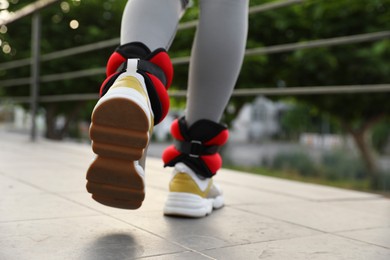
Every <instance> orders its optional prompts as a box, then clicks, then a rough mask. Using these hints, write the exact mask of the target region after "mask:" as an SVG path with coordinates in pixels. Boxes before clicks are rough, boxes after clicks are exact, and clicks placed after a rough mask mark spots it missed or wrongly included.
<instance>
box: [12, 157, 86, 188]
mask: <svg viewBox="0 0 390 260" xmlns="http://www.w3.org/2000/svg"><path fill="white" fill-rule="evenodd" d="M37 164H40V167H38V166H37V165H36V164H35V163H34V164H27V163H24V164H19V165H12V166H5V169H6V175H7V176H10V177H12V178H15V179H17V180H20V181H21V182H24V183H28V184H31V185H33V186H35V187H37V188H40V189H42V190H45V191H50V192H75V191H83V190H85V185H86V179H85V170H84V169H80V168H79V169H77V168H73V167H70V166H67V167H66V166H59V165H58V163H55V162H52V163H47V164H45V165H44V166H41V164H42V162H37ZM26 169H29V170H28V171H26Z"/></svg>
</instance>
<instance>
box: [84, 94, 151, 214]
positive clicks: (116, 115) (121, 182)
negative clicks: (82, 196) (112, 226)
mask: <svg viewBox="0 0 390 260" xmlns="http://www.w3.org/2000/svg"><path fill="white" fill-rule="evenodd" d="M118 91H119V92H118ZM124 92H131V93H127V94H126V95H123V93H124ZM91 120H92V123H91V126H90V138H91V140H92V150H93V151H94V153H96V154H97V157H96V158H95V160H94V161H93V162H92V164H91V165H90V167H89V169H88V171H87V190H88V192H89V193H91V194H92V198H93V199H94V200H96V201H97V202H99V203H101V204H104V205H106V206H110V207H115V208H122V209H137V208H139V207H140V206H141V205H142V202H143V200H144V198H145V191H144V188H145V185H144V172H143V169H142V167H141V166H140V165H138V160H139V159H140V158H141V157H142V155H143V152H144V149H145V148H146V146H147V145H148V142H149V128H150V124H151V123H150V119H149V118H148V114H147V112H145V102H143V103H142V98H140V97H138V99H137V93H136V92H134V90H132V89H130V88H122V89H116V90H115V91H112V92H111V93H110V92H108V93H107V94H106V95H105V96H104V97H103V98H102V99H101V100H99V102H98V104H97V105H96V106H95V108H94V111H93V113H92V118H91Z"/></svg>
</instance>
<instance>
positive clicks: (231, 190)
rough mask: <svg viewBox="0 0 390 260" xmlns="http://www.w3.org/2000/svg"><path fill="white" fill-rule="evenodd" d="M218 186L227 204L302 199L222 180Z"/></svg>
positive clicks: (282, 201)
mask: <svg viewBox="0 0 390 260" xmlns="http://www.w3.org/2000/svg"><path fill="white" fill-rule="evenodd" d="M220 186H221V188H222V190H223V193H224V196H225V203H226V205H229V206H235V205H244V204H264V203H268V204H272V203H291V202H298V201H303V200H302V199H299V198H296V197H291V196H287V195H281V194H276V193H271V192H265V191H262V190H260V189H255V188H251V187H247V188H243V187H237V186H235V185H231V184H228V183H225V182H223V183H222V184H221V185H220Z"/></svg>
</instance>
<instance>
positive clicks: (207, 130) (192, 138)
mask: <svg viewBox="0 0 390 260" xmlns="http://www.w3.org/2000/svg"><path fill="white" fill-rule="evenodd" d="M171 134H172V136H173V138H174V139H175V141H176V142H175V144H174V145H171V146H169V147H168V148H167V149H165V151H164V153H163V156H162V159H163V161H164V167H167V166H171V167H173V166H175V164H176V163H178V162H182V163H185V164H186V165H187V166H188V167H190V168H191V169H192V170H193V171H194V172H195V173H196V174H198V175H201V176H203V177H206V178H210V177H212V176H214V175H215V174H216V172H217V171H218V170H219V169H220V168H221V167H222V158H221V156H220V154H219V153H218V151H219V148H220V147H221V146H222V145H223V144H225V143H226V141H227V139H228V136H229V133H228V129H227V127H226V126H224V125H222V124H218V123H215V122H213V121H210V120H206V119H202V120H199V121H197V122H195V123H194V124H193V125H192V126H191V127H187V123H186V121H185V118H184V117H182V118H180V119H176V120H175V121H174V122H173V123H172V126H171Z"/></svg>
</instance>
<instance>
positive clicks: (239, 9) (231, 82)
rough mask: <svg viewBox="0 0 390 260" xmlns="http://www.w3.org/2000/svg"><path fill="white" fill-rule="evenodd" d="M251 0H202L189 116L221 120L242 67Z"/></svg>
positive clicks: (192, 62)
mask: <svg viewBox="0 0 390 260" xmlns="http://www.w3.org/2000/svg"><path fill="white" fill-rule="evenodd" d="M248 4H249V1H248V0H200V20H199V26H198V30H197V33H196V37H195V41H194V45H193V49H192V54H191V62H190V73H189V85H188V95H187V112H186V119H187V123H188V124H189V125H192V124H193V123H194V122H196V121H198V120H200V119H209V120H211V121H214V122H219V120H220V119H221V116H222V114H223V111H224V109H225V107H226V105H227V103H228V101H229V99H230V96H231V94H232V92H233V88H234V86H235V84H236V81H237V78H238V74H239V72H240V69H241V65H242V61H243V57H244V52H245V45H246V38H247V28H248Z"/></svg>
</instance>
